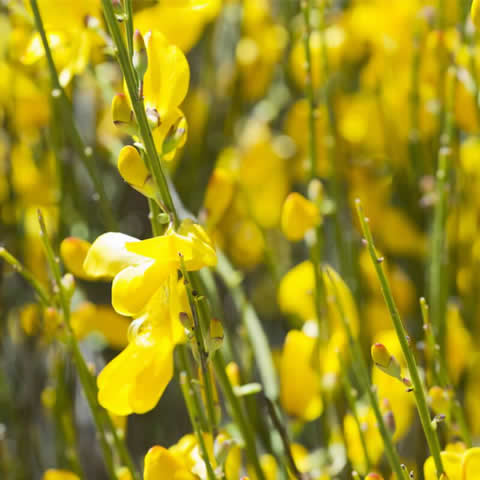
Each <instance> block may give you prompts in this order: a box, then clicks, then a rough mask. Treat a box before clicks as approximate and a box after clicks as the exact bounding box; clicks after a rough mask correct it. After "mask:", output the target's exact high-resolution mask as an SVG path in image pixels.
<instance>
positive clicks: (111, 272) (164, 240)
mask: <svg viewBox="0 0 480 480" xmlns="http://www.w3.org/2000/svg"><path fill="white" fill-rule="evenodd" d="M180 255H181V256H182V257H183V261H184V264H185V268H186V269H187V270H199V269H200V268H202V267H204V266H213V265H215V263H216V254H215V250H214V249H213V247H212V245H211V242H210V239H209V238H208V236H207V234H206V233H205V231H204V230H203V229H202V227H200V226H199V225H197V224H194V223H193V222H192V221H190V220H185V221H184V222H183V223H182V224H181V226H180V227H179V229H178V231H177V232H175V231H174V230H173V229H172V228H170V229H169V230H168V231H167V232H166V234H165V235H162V236H159V237H155V238H151V239H148V240H143V241H140V240H137V239H136V238H133V237H129V236H128V235H124V234H121V233H112V232H109V233H105V234H103V235H101V236H100V237H98V238H97V239H96V240H95V242H94V243H93V244H92V246H91V248H90V250H89V251H88V254H87V257H86V258H85V262H84V265H83V267H84V269H85V271H86V272H87V274H88V275H89V276H91V277H95V278H106V279H110V278H113V284H112V305H113V307H114V309H115V310H116V311H117V312H118V313H120V314H122V315H127V316H132V317H136V320H135V321H134V322H133V323H132V327H131V338H130V342H129V344H128V346H127V348H126V349H125V350H124V351H123V352H122V353H120V355H118V356H117V357H116V358H114V359H113V360H112V361H111V362H110V363H109V364H108V365H107V366H106V367H105V368H104V370H103V371H102V372H101V373H100V375H99V376H98V380H97V382H98V387H99V392H98V398H99V402H100V403H101V405H102V406H104V407H105V408H107V409H108V410H109V411H111V412H113V413H115V414H117V415H128V414H130V413H132V412H136V413H144V412H146V411H148V410H151V409H152V408H153V407H154V406H155V405H156V403H157V402H158V399H159V398H160V396H161V395H162V393H163V391H164V389H165V388H166V386H167V385H168V383H169V381H170V379H171V378H172V375H173V358H172V353H173V349H174V347H175V345H176V344H177V343H179V342H182V341H184V336H185V334H184V328H183V326H182V324H181V322H180V320H179V316H180V313H181V312H184V313H187V314H189V313H190V311H189V307H188V302H187V301H186V294H185V287H184V285H183V282H182V281H181V280H180V281H179V280H178V279H177V271H178V269H179V268H180V266H181V259H180Z"/></svg>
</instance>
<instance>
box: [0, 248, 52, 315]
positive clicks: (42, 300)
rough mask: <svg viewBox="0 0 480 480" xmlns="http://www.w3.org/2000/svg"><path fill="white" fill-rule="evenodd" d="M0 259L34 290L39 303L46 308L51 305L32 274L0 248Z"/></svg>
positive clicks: (47, 296)
mask: <svg viewBox="0 0 480 480" xmlns="http://www.w3.org/2000/svg"><path fill="white" fill-rule="evenodd" d="M0 257H1V258H3V259H4V260H5V261H6V262H7V263H8V264H9V265H10V266H11V267H12V268H13V269H14V270H15V271H16V272H18V273H19V274H20V275H21V276H22V277H23V278H24V279H25V280H26V281H27V282H28V283H29V284H30V285H31V286H32V288H33V289H34V290H35V293H36V294H37V297H38V299H39V300H40V303H41V304H42V305H43V306H44V307H47V306H49V305H51V300H50V297H49V295H48V293H47V292H46V291H45V289H44V288H43V286H42V285H41V283H40V282H39V281H38V280H37V279H36V278H35V276H34V275H33V273H32V272H30V270H28V269H27V268H25V267H24V266H23V265H22V264H21V263H20V261H19V260H17V259H16V258H15V257H14V256H13V255H12V254H11V253H10V252H8V251H7V250H6V249H5V248H3V247H0Z"/></svg>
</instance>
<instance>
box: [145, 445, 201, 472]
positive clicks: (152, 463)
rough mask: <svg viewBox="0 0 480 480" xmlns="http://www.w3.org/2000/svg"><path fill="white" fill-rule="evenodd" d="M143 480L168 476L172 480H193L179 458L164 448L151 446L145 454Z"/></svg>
mask: <svg viewBox="0 0 480 480" xmlns="http://www.w3.org/2000/svg"><path fill="white" fill-rule="evenodd" d="M143 478H144V480H157V479H160V478H165V479H166V478H169V479H172V480H195V478H196V477H195V476H194V475H193V474H192V473H191V472H190V471H189V470H188V469H187V467H186V465H185V463H184V462H182V460H181V458H178V456H177V455H175V454H173V453H172V452H170V451H169V450H167V449H166V448H163V447H160V446H155V447H152V448H151V449H150V450H149V451H148V453H147V455H146V456H145V470H144V473H143Z"/></svg>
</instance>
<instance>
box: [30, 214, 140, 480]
mask: <svg viewBox="0 0 480 480" xmlns="http://www.w3.org/2000/svg"><path fill="white" fill-rule="evenodd" d="M38 218H39V224H40V230H41V238H42V243H43V246H44V249H45V253H46V256H47V261H48V265H49V267H50V270H51V271H52V274H53V277H54V279H55V285H56V289H57V291H58V300H59V304H60V308H61V310H62V313H63V320H64V325H65V330H66V333H67V340H68V346H69V348H70V350H71V353H72V356H73V361H74V362H75V366H76V367H77V372H78V376H79V379H80V383H81V385H82V388H83V391H84V393H85V397H86V398H87V402H88V405H89V407H90V411H91V413H92V417H93V420H94V422H95V426H96V428H97V430H98V432H99V435H100V445H101V448H102V453H103V457H104V460H105V466H106V468H107V472H108V475H109V476H110V478H111V479H113V480H118V476H117V474H116V471H115V468H114V462H113V457H112V452H111V449H110V445H109V441H108V438H107V430H109V431H110V432H111V434H112V436H113V441H114V444H115V447H116V448H117V452H118V454H119V457H120V459H121V461H122V462H123V464H124V465H125V466H126V467H127V468H128V470H129V472H130V475H131V476H132V479H134V480H140V477H139V476H138V473H137V472H136V470H135V468H134V466H133V462H132V460H131V458H130V455H129V453H128V451H127V449H126V447H125V444H124V443H123V441H122V440H121V439H120V438H119V436H118V434H117V431H116V429H115V426H114V425H113V421H112V419H111V417H110V415H109V414H108V413H107V412H106V411H105V410H104V409H102V408H101V407H100V406H99V405H98V402H97V390H96V384H95V379H94V378H93V376H92V374H91V372H90V370H89V369H88V366H87V364H86V363H85V360H84V358H83V355H82V353H81V351H80V348H79V346H78V342H77V339H76V337H75V333H74V331H73V329H72V326H71V323H70V300H69V299H68V295H67V293H66V292H65V289H64V286H63V283H62V275H61V272H60V265H59V262H58V257H57V256H56V255H55V253H54V251H53V247H52V245H51V243H50V240H49V238H48V234H47V230H46V227H45V222H44V219H43V216H42V214H41V212H40V211H39V212H38Z"/></svg>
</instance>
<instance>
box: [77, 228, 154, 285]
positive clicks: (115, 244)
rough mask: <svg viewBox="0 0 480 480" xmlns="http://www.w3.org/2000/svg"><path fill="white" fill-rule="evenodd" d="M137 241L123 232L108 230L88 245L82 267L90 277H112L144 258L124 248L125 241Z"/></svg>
mask: <svg viewBox="0 0 480 480" xmlns="http://www.w3.org/2000/svg"><path fill="white" fill-rule="evenodd" d="M132 242H139V240H137V239H136V238H134V237H130V236H129V235H124V234H123V233H116V232H108V233H104V234H103V235H100V236H99V237H98V238H97V239H96V240H95V241H94V242H93V244H92V246H91V247H90V250H89V251H88V253H87V256H86V258H85V261H84V262H83V269H84V270H85V272H86V273H87V275H89V276H90V277H92V278H107V279H110V278H113V277H114V276H115V275H116V274H117V273H118V272H120V271H121V270H123V269H124V268H125V267H128V266H130V265H139V264H141V263H142V262H144V261H145V260H146V259H145V258H142V257H140V256H139V255H135V254H134V253H132V252H130V251H129V250H127V249H126V248H125V245H126V244H127V243H132Z"/></svg>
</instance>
